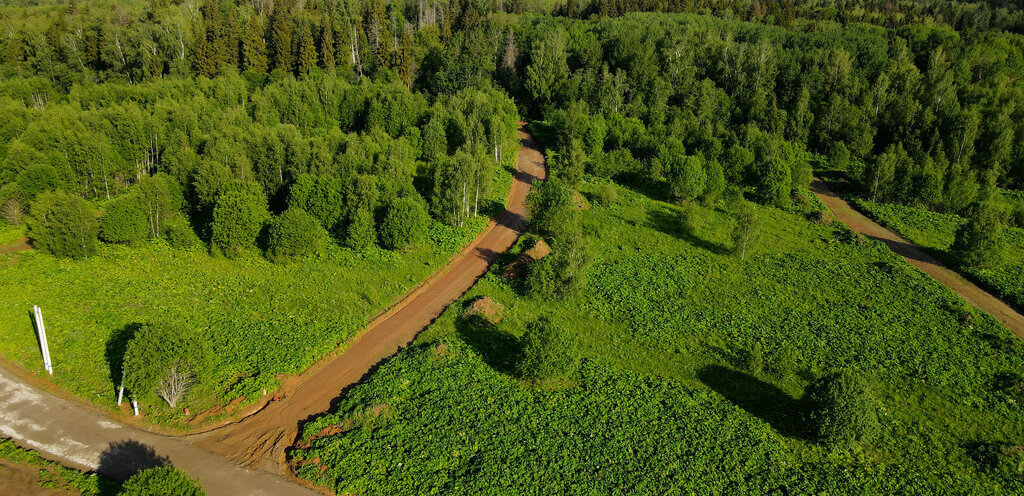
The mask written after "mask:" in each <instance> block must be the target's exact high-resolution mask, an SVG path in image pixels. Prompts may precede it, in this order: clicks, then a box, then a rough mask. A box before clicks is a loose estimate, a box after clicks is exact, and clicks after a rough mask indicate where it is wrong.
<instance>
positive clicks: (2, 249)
mask: <svg viewBox="0 0 1024 496" xmlns="http://www.w3.org/2000/svg"><path fill="white" fill-rule="evenodd" d="M31 249H32V245H31V244H29V242H28V238H21V239H19V240H17V241H15V242H13V243H11V244H9V245H4V246H0V255H6V254H8V253H14V252H19V251H25V250H31Z"/></svg>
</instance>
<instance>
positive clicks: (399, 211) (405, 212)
mask: <svg viewBox="0 0 1024 496" xmlns="http://www.w3.org/2000/svg"><path fill="white" fill-rule="evenodd" d="M429 223H430V216H429V215H428V214H427V209H426V207H425V206H424V205H423V202H421V201H417V200H416V199H414V198H409V197H405V198H399V199H397V200H395V201H393V202H391V205H389V206H388V208H387V212H386V213H385V214H384V220H383V221H382V222H381V223H380V244H381V245H382V246H383V247H384V248H387V249H389V250H400V249H404V248H406V247H408V246H409V245H411V244H413V243H417V242H419V241H421V240H423V238H424V237H426V235H427V225H428V224H429Z"/></svg>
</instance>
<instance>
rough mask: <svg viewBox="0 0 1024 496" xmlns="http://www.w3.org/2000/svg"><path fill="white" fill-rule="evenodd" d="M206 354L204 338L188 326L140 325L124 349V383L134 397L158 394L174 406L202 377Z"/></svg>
mask: <svg viewBox="0 0 1024 496" xmlns="http://www.w3.org/2000/svg"><path fill="white" fill-rule="evenodd" d="M210 358H211V355H210V348H209V343H208V341H207V340H206V339H203V338H202V337H201V336H200V334H199V333H198V332H195V331H194V330H192V329H189V328H179V327H174V326H170V325H166V324H154V325H146V326H142V327H140V328H139V329H138V330H137V331H136V332H135V335H134V336H133V337H132V339H131V341H129V342H128V345H127V347H126V349H125V353H124V368H123V370H124V376H125V377H124V385H125V387H126V388H127V389H128V390H129V391H130V392H131V395H132V397H134V398H137V399H141V400H145V399H150V400H152V399H155V398H157V397H159V398H162V399H163V400H164V401H166V402H167V404H168V405H170V406H171V407H175V406H176V405H177V402H178V401H179V400H181V399H182V398H184V397H185V395H187V394H188V392H189V390H191V388H192V387H193V386H195V385H197V384H201V383H202V382H203V380H205V379H206V376H207V374H208V373H209V371H210V361H211V360H210Z"/></svg>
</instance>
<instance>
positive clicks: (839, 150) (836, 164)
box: [828, 141, 850, 171]
mask: <svg viewBox="0 0 1024 496" xmlns="http://www.w3.org/2000/svg"><path fill="white" fill-rule="evenodd" d="M828 165H829V167H830V168H832V169H833V170H841V171H845V170H846V169H847V168H848V167H850V149H849V148H846V144H845V143H843V142H842V141H836V142H834V143H832V146H830V147H828Z"/></svg>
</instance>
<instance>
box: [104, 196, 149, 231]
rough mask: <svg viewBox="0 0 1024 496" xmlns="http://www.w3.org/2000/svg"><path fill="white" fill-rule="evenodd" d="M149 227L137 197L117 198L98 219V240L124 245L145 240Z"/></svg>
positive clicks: (108, 204)
mask: <svg viewBox="0 0 1024 496" xmlns="http://www.w3.org/2000/svg"><path fill="white" fill-rule="evenodd" d="M148 234H149V226H148V225H147V222H146V212H145V211H144V210H143V207H142V202H141V201H140V200H139V197H138V196H136V195H133V194H130V195H124V196H119V197H117V198H114V199H113V200H111V201H110V202H109V203H107V206H106V208H104V209H103V215H102V216H101V217H100V239H102V240H103V241H106V242H107V243H126V242H130V241H139V240H141V239H146V236H147V235H148Z"/></svg>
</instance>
